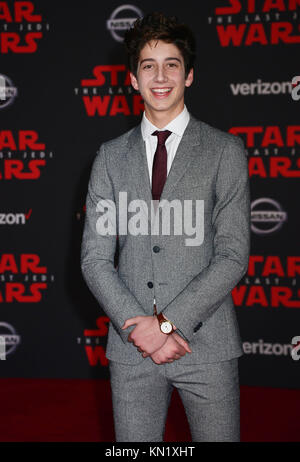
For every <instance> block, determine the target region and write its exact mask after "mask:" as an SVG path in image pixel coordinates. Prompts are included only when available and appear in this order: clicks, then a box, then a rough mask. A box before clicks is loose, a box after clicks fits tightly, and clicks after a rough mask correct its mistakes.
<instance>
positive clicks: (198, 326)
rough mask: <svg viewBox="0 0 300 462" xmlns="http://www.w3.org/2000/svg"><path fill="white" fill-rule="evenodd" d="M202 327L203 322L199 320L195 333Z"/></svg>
mask: <svg viewBox="0 0 300 462" xmlns="http://www.w3.org/2000/svg"><path fill="white" fill-rule="evenodd" d="M200 327H202V322H199V324H197V326H196V327H195V329H194V334H195V333H196V332H198V330H199V329H200Z"/></svg>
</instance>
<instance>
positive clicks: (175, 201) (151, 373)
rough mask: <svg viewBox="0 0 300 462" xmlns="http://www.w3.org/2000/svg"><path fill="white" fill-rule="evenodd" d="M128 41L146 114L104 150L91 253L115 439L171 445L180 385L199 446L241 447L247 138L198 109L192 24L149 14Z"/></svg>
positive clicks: (92, 208) (85, 257)
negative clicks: (169, 426)
mask: <svg viewBox="0 0 300 462" xmlns="http://www.w3.org/2000/svg"><path fill="white" fill-rule="evenodd" d="M125 45H126V47H127V51H128V55H129V66H130V71H131V83H132V86H133V87H134V88H135V89H136V90H138V91H139V92H140V93H141V95H142V97H143V99H144V103H145V112H144V115H143V118H142V121H141V124H140V125H138V126H137V127H135V128H134V129H133V130H130V131H129V132H127V133H125V134H124V135H122V136H120V137H119V138H116V139H114V140H111V141H109V142H106V143H104V144H102V146H101V149H100V151H99V153H98V155H97V156H96V158H95V161H94V164H93V167H92V171H91V177H90V181H89V186H88V194H87V199H86V221H85V228H84V234H83V241H82V254H81V260H82V272H83V275H84V278H85V280H86V282H87V284H88V286H89V288H90V290H91V291H92V293H93V294H94V295H95V297H96V298H97V300H98V301H99V303H100V304H101V306H102V307H103V309H104V310H105V311H106V313H107V315H108V316H109V317H110V320H111V323H110V326H109V335H108V344H107V352H106V354H107V357H108V359H109V360H110V374H111V386H112V397H113V410H114V421H115V431H116V439H117V441H130V442H133V441H162V440H163V434H164V426H165V420H166V416H167V410H168V405H169V401H170V397H171V392H172V390H173V387H176V388H177V389H178V391H179V394H180V396H181V399H182V401H183V405H184V407H185V410H186V414H187V418H188V421H189V425H190V429H191V434H192V439H193V441H239V381H238V357H239V356H241V355H242V348H241V340H240V337H239V331H238V326H237V320H236V315H235V311H234V306H233V301H232V297H231V290H232V289H233V288H234V287H235V285H236V284H237V283H238V282H239V280H240V279H241V278H242V276H243V275H244V274H245V272H246V270H247V266H248V258H249V236H250V203H249V178H248V167H247V160H246V156H245V150H244V147H243V143H242V141H241V140H240V139H239V138H237V137H235V136H233V135H230V134H227V133H225V132H222V131H220V130H218V129H216V128H213V127H211V126H209V125H207V124H205V123H204V122H201V121H199V120H196V119H195V118H194V117H193V116H192V115H191V114H189V112H188V110H187V108H186V107H185V104H184V91H185V87H189V86H190V85H191V84H192V82H193V74H194V72H193V61H194V55H195V40H194V38H193V35H192V33H191V31H190V30H189V29H188V28H187V27H186V26H185V25H182V24H178V23H177V22H176V20H175V19H174V18H167V17H165V16H163V15H162V14H158V13H154V14H150V15H148V16H146V17H144V18H143V19H139V20H137V21H136V22H135V24H134V27H133V28H132V29H130V30H129V31H128V32H127V33H126V36H125ZM122 194H123V195H122ZM124 197H126V201H125V200H124ZM136 204H138V205H139V207H138V212H139V213H137V215H138V220H136V216H135V217H134V216H132V213H131V212H133V211H134V207H135V206H136ZM171 209H172V211H173V212H174V213H173V215H172V213H171ZM135 210H136V209H135ZM166 217H167V218H168V220H169V221H168V224H169V225H170V228H169V230H167V232H165V231H166V229H164V228H163V226H162V229H161V227H160V225H161V222H160V219H161V218H162V219H164V218H165V219H166ZM172 217H173V218H174V220H173V219H172ZM104 218H105V220H106V231H107V229H108V228H109V229H110V232H109V233H107V232H105V231H104V229H103V226H102V225H103V223H104V222H103V219H104ZM175 218H177V219H181V220H182V221H181V222H180V220H179V221H177V222H176V220H175ZM134 219H135V221H134ZM101 220H102V221H101ZM137 221H139V225H140V228H139V229H137V228H138V226H136V227H135V226H134V225H137ZM195 222H196V226H194V227H193V224H194V223H195ZM178 223H179V224H178ZM141 225H143V226H141ZM149 229H150V231H149ZM111 230H113V231H115V232H111ZM191 230H192V231H193V233H194V234H196V237H194V238H191V234H192V233H191V232H190V231H191ZM116 234H117V235H118V236H117V239H116ZM199 234H200V238H199ZM117 245H118V252H119V260H118V266H117V267H115V265H114V256H115V251H116V246H117Z"/></svg>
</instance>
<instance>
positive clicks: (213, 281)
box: [162, 137, 250, 341]
mask: <svg viewBox="0 0 300 462" xmlns="http://www.w3.org/2000/svg"><path fill="white" fill-rule="evenodd" d="M215 188H216V189H215V204H214V209H213V212H212V226H213V230H214V240H213V246H214V254H213V257H212V259H211V261H210V264H209V266H207V267H206V268H205V269H204V270H202V271H201V272H200V273H199V274H198V275H196V276H195V277H194V278H193V279H192V280H191V281H190V282H189V284H188V285H187V286H186V287H185V288H184V289H183V290H182V291H181V292H180V293H179V294H178V295H177V296H176V297H175V298H174V299H173V300H172V301H171V302H170V303H169V304H168V305H167V306H166V307H164V308H163V310H162V312H163V314H164V315H165V316H166V317H167V318H168V319H169V320H170V321H172V322H173V323H174V324H175V326H176V327H177V328H178V329H179V331H180V332H181V333H183V335H184V337H185V338H186V339H187V340H189V341H190V340H191V339H192V338H193V333H194V329H195V327H196V326H197V325H198V324H199V323H201V322H202V323H205V321H206V320H207V319H208V318H209V317H210V316H212V315H213V314H214V312H215V311H216V310H217V309H218V308H219V307H220V305H221V304H222V303H223V302H224V300H225V299H226V297H228V296H229V295H230V293H231V291H232V289H233V288H234V287H235V286H236V284H237V283H238V282H239V281H240V279H241V278H242V276H243V275H244V274H245V273H246V271H247V267H248V260H249V253H250V190H249V174H248V163H247V158H246V153H245V148H244V144H243V142H242V140H241V139H240V138H237V137H236V138H230V139H229V140H228V141H227V142H226V144H225V147H224V149H223V152H222V155H221V158H220V162H219V166H218V172H217V179H216V187H215ZM204 239H205V236H204Z"/></svg>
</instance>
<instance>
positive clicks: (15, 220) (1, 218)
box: [0, 209, 32, 225]
mask: <svg viewBox="0 0 300 462" xmlns="http://www.w3.org/2000/svg"><path fill="white" fill-rule="evenodd" d="M31 214H32V209H29V210H28V212H27V213H12V212H9V213H0V225H25V224H26V221H27V220H29V218H30V216H31Z"/></svg>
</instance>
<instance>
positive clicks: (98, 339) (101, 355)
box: [77, 316, 109, 366]
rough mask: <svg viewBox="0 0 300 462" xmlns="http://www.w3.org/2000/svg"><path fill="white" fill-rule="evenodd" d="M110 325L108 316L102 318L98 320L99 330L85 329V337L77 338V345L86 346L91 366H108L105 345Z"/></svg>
mask: <svg viewBox="0 0 300 462" xmlns="http://www.w3.org/2000/svg"><path fill="white" fill-rule="evenodd" d="M108 323H109V318H108V317H107V316H100V317H99V318H97V320H96V324H97V329H84V332H83V337H77V344H78V345H84V349H85V352H86V355H87V358H88V361H89V364H90V366H97V365H98V364H100V365H101V366H107V365H108V359H107V358H106V356H105V348H104V345H103V343H104V338H105V337H106V336H107V332H108ZM101 344H102V345H101Z"/></svg>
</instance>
